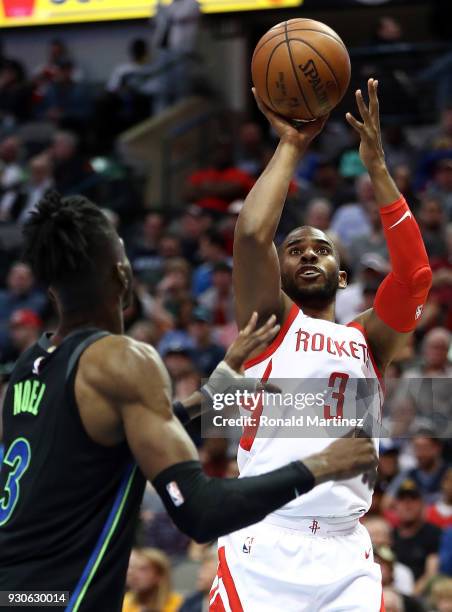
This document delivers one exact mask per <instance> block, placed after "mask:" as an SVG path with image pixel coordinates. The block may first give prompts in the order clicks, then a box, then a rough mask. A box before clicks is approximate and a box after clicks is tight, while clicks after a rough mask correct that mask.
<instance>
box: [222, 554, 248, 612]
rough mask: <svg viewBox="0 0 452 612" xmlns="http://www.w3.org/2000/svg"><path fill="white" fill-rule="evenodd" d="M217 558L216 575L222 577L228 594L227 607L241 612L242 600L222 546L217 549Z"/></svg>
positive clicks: (235, 611) (234, 611)
mask: <svg viewBox="0 0 452 612" xmlns="http://www.w3.org/2000/svg"><path fill="white" fill-rule="evenodd" d="M218 558H219V561H220V564H219V568H218V577H219V578H220V577H221V578H222V579H223V584H224V588H225V589H226V593H227V595H228V600H229V607H230V608H231V611H232V612H243V607H242V602H241V601H240V597H239V594H238V593H237V589H236V587H235V584H234V579H233V577H232V574H231V571H230V570H229V566H228V562H227V561H226V552H225V548H224V546H221V548H219V549H218Z"/></svg>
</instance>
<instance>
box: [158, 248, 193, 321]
mask: <svg viewBox="0 0 452 612" xmlns="http://www.w3.org/2000/svg"><path fill="white" fill-rule="evenodd" d="M156 295H157V298H158V299H159V301H160V303H161V304H162V305H163V307H164V308H165V310H167V311H168V312H169V313H170V314H171V315H172V316H173V317H174V319H175V320H176V324H177V322H178V318H179V316H180V310H181V307H182V305H183V304H184V303H185V301H186V300H187V299H189V298H190V264H189V263H188V261H187V260H186V259H183V258H182V257H171V258H169V259H168V260H167V261H166V262H165V264H164V276H163V278H162V280H161V281H160V282H159V284H158V285H157V288H156Z"/></svg>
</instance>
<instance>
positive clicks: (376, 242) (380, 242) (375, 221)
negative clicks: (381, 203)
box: [348, 201, 389, 274]
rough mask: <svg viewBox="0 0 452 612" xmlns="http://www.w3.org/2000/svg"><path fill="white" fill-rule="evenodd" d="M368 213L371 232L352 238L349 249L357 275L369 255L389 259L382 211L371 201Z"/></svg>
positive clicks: (367, 208)
mask: <svg viewBox="0 0 452 612" xmlns="http://www.w3.org/2000/svg"><path fill="white" fill-rule="evenodd" d="M366 211H367V216H368V219H369V223H370V228H369V231H368V232H367V233H364V234H361V235H357V236H356V238H352V239H351V242H350V244H349V247H348V254H349V259H350V264H351V266H352V270H353V272H354V273H355V274H356V273H359V272H360V266H361V261H362V259H363V258H364V257H365V255H366V254H368V253H376V254H377V255H379V256H380V257H382V258H383V259H384V260H386V261H388V259H389V256H388V249H387V247H386V239H385V237H384V234H383V228H382V225H381V217H380V210H379V208H378V206H377V204H376V203H375V202H373V201H369V202H368V203H367V205H366Z"/></svg>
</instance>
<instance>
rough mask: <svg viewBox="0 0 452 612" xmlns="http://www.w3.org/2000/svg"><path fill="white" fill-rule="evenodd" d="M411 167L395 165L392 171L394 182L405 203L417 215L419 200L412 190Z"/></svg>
mask: <svg viewBox="0 0 452 612" xmlns="http://www.w3.org/2000/svg"><path fill="white" fill-rule="evenodd" d="M412 167H413V166H412V165H408V164H397V165H396V166H395V167H394V170H393V171H392V176H393V178H394V182H395V184H396V185H397V187H398V190H399V191H400V193H403V195H404V197H405V199H406V201H407V202H409V203H410V208H411V210H414V212H415V213H417V210H418V208H419V198H418V197H417V195H416V193H415V190H414V182H413V172H412Z"/></svg>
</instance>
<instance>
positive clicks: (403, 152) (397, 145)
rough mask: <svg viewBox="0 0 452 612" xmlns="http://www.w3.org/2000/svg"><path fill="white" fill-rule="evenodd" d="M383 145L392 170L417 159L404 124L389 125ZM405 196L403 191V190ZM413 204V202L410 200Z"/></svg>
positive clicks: (385, 131) (408, 164) (385, 130)
mask: <svg viewBox="0 0 452 612" xmlns="http://www.w3.org/2000/svg"><path fill="white" fill-rule="evenodd" d="M383 147H384V151H385V159H386V163H387V164H388V168H390V169H391V172H393V171H394V170H395V168H396V167H397V166H402V165H404V166H407V167H409V166H410V165H413V163H414V161H415V155H416V148H415V147H414V146H413V144H412V143H411V142H409V141H408V138H407V135H406V132H405V129H404V126H403V124H400V123H394V124H389V125H387V126H386V127H385V128H384V130H383ZM401 193H403V195H404V196H405V197H407V194H405V193H404V192H403V191H402V192H401ZM410 205H411V202H410Z"/></svg>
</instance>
